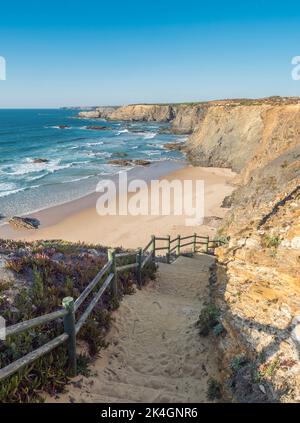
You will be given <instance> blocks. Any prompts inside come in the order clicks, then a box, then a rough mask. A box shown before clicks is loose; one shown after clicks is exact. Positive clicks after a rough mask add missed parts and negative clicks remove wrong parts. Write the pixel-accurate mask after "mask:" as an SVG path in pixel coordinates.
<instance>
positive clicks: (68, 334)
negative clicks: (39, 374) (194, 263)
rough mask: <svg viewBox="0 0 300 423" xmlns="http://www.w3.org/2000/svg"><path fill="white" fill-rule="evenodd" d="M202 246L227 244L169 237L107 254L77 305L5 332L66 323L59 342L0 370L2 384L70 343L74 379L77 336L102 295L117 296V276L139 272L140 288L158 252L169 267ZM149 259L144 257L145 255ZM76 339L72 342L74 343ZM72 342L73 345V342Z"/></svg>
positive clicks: (67, 301)
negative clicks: (118, 261)
mask: <svg viewBox="0 0 300 423" xmlns="http://www.w3.org/2000/svg"><path fill="white" fill-rule="evenodd" d="M189 238H193V239H192V241H191V242H187V243H184V244H182V241H183V240H186V239H189ZM198 239H203V240H206V241H205V242H204V241H197V240H198ZM156 241H167V242H168V245H167V246H166V247H156ZM175 241H177V244H176V245H175V246H174V247H172V248H171V244H172V243H173V242H175ZM198 244H201V245H205V246H206V249H205V252H208V250H209V248H208V247H209V245H211V244H212V245H213V248H215V246H216V245H217V246H219V245H221V244H226V242H225V241H223V240H218V239H213V240H210V239H209V237H208V236H199V235H197V234H193V235H190V236H184V237H181V236H180V235H178V236H177V237H176V238H174V239H172V240H171V238H170V236H168V237H156V236H154V235H152V237H151V240H150V241H149V242H148V244H147V245H146V247H145V248H144V249H139V250H137V251H133V252H130V253H118V254H116V253H115V251H114V250H110V251H109V252H108V257H109V259H108V262H107V263H106V264H105V265H104V266H103V268H102V269H101V270H100V271H99V272H98V273H97V275H96V276H95V277H94V279H93V280H92V281H91V282H90V283H89V285H88V286H87V287H86V288H85V289H84V290H83V292H82V293H81V294H80V296H79V297H78V298H77V299H76V301H75V302H74V300H73V298H71V297H68V298H65V299H64V301H63V304H64V307H65V308H61V309H59V310H57V311H54V312H52V313H48V314H45V315H42V316H39V317H35V318H34V319H31V320H27V321H24V322H20V323H17V324H15V325H12V326H9V327H7V328H6V335H7V336H13V335H18V334H20V333H22V332H25V331H27V330H29V329H32V328H35V327H38V326H42V325H44V324H46V323H49V322H51V321H54V320H57V319H61V318H63V319H64V333H62V334H61V335H59V336H57V337H56V338H54V339H52V340H51V341H49V342H47V343H46V344H44V345H42V346H41V347H39V348H37V349H36V350H35V351H32V352H30V353H29V354H26V355H25V356H23V357H21V358H19V359H18V360H16V361H14V362H13V363H11V364H9V365H7V366H6V367H4V368H2V369H0V381H1V380H3V379H5V378H7V377H9V376H11V375H12V374H14V373H16V372H17V371H19V370H20V369H22V368H23V367H25V366H27V365H29V364H31V363H33V362H34V361H35V360H37V359H38V358H40V357H42V356H44V355H45V354H47V353H49V352H50V351H52V350H53V349H55V348H57V347H58V346H60V345H62V344H63V343H65V342H67V341H68V349H69V363H70V362H71V361H73V363H71V364H72V365H71V372H70V374H71V375H72V376H73V375H75V374H76V344H75V341H76V335H77V334H78V332H79V331H80V329H81V328H82V326H83V325H84V323H85V322H86V320H87V318H88V317H89V316H90V314H91V313H92V311H93V310H94V308H95V306H96V305H97V303H98V302H99V300H100V298H101V297H102V295H103V293H104V292H105V291H106V290H107V289H108V287H109V286H110V285H112V288H113V289H112V291H113V295H116V294H117V291H118V286H117V273H118V272H122V271H124V270H128V269H137V270H136V273H137V281H138V286H141V271H142V269H143V268H144V266H145V265H146V264H147V263H148V262H149V261H150V260H152V261H155V257H156V256H155V252H156V251H161V250H167V253H166V259H167V263H169V260H170V255H171V253H173V252H174V250H176V253H177V254H176V255H180V248H181V247H185V246H188V245H193V253H195V252H196V251H197V250H196V245H198ZM150 247H151V251H150V252H148V250H149V248H150ZM146 252H148V253H147V254H146V256H145V257H144V255H145V253H146ZM123 257H133V258H134V259H135V261H134V263H129V264H126V265H122V266H117V264H116V259H117V258H123ZM107 273H108V276H107V277H106V279H105V281H104V282H103V283H102V284H101V287H100V289H99V290H98V292H97V293H96V294H95V295H94V297H93V299H92V300H91V302H90V303H89V305H88V306H87V308H86V309H85V311H84V312H83V314H82V315H81V317H80V318H79V320H78V321H77V323H76V322H75V313H76V312H77V311H78V309H79V307H80V306H81V305H82V304H83V303H84V301H85V300H86V299H87V298H88V297H89V295H90V294H91V293H92V292H93V290H94V288H95V287H96V286H97V284H98V283H99V282H100V281H101V280H102V278H103V277H104V276H105V275H106V274H107ZM72 338H73V339H72ZM71 341H72V342H71ZM71 358H72V359H71Z"/></svg>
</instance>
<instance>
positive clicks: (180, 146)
mask: <svg viewBox="0 0 300 423" xmlns="http://www.w3.org/2000/svg"><path fill="white" fill-rule="evenodd" d="M164 148H165V149H166V150H178V151H183V152H184V150H185V149H186V145H185V143H183V142H169V143H167V144H164Z"/></svg>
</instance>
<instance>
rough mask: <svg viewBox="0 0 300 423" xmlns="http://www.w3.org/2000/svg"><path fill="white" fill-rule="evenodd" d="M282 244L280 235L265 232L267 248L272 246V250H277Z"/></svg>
mask: <svg viewBox="0 0 300 423" xmlns="http://www.w3.org/2000/svg"><path fill="white" fill-rule="evenodd" d="M279 244H280V237H279V235H270V234H265V235H264V237H263V246H264V247H266V248H271V249H272V250H277V248H278V247H279Z"/></svg>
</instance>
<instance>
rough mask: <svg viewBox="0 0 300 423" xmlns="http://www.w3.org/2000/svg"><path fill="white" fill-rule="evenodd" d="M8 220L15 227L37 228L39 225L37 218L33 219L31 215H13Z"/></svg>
mask: <svg viewBox="0 0 300 423" xmlns="http://www.w3.org/2000/svg"><path fill="white" fill-rule="evenodd" d="M8 222H9V224H10V225H12V226H13V227H14V228H15V229H38V227H39V225H40V222H39V220H38V219H33V218H31V217H18V216H13V217H12V218H11V219H9V221H8Z"/></svg>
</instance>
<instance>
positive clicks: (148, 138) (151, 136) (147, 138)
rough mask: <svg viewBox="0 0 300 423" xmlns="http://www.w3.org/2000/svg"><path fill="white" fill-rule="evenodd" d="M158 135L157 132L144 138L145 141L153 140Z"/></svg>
mask: <svg viewBox="0 0 300 423" xmlns="http://www.w3.org/2000/svg"><path fill="white" fill-rule="evenodd" d="M156 135H157V133H156V132H149V134H147V135H145V136H144V139H145V140H151V139H152V138H154V137H156Z"/></svg>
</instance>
